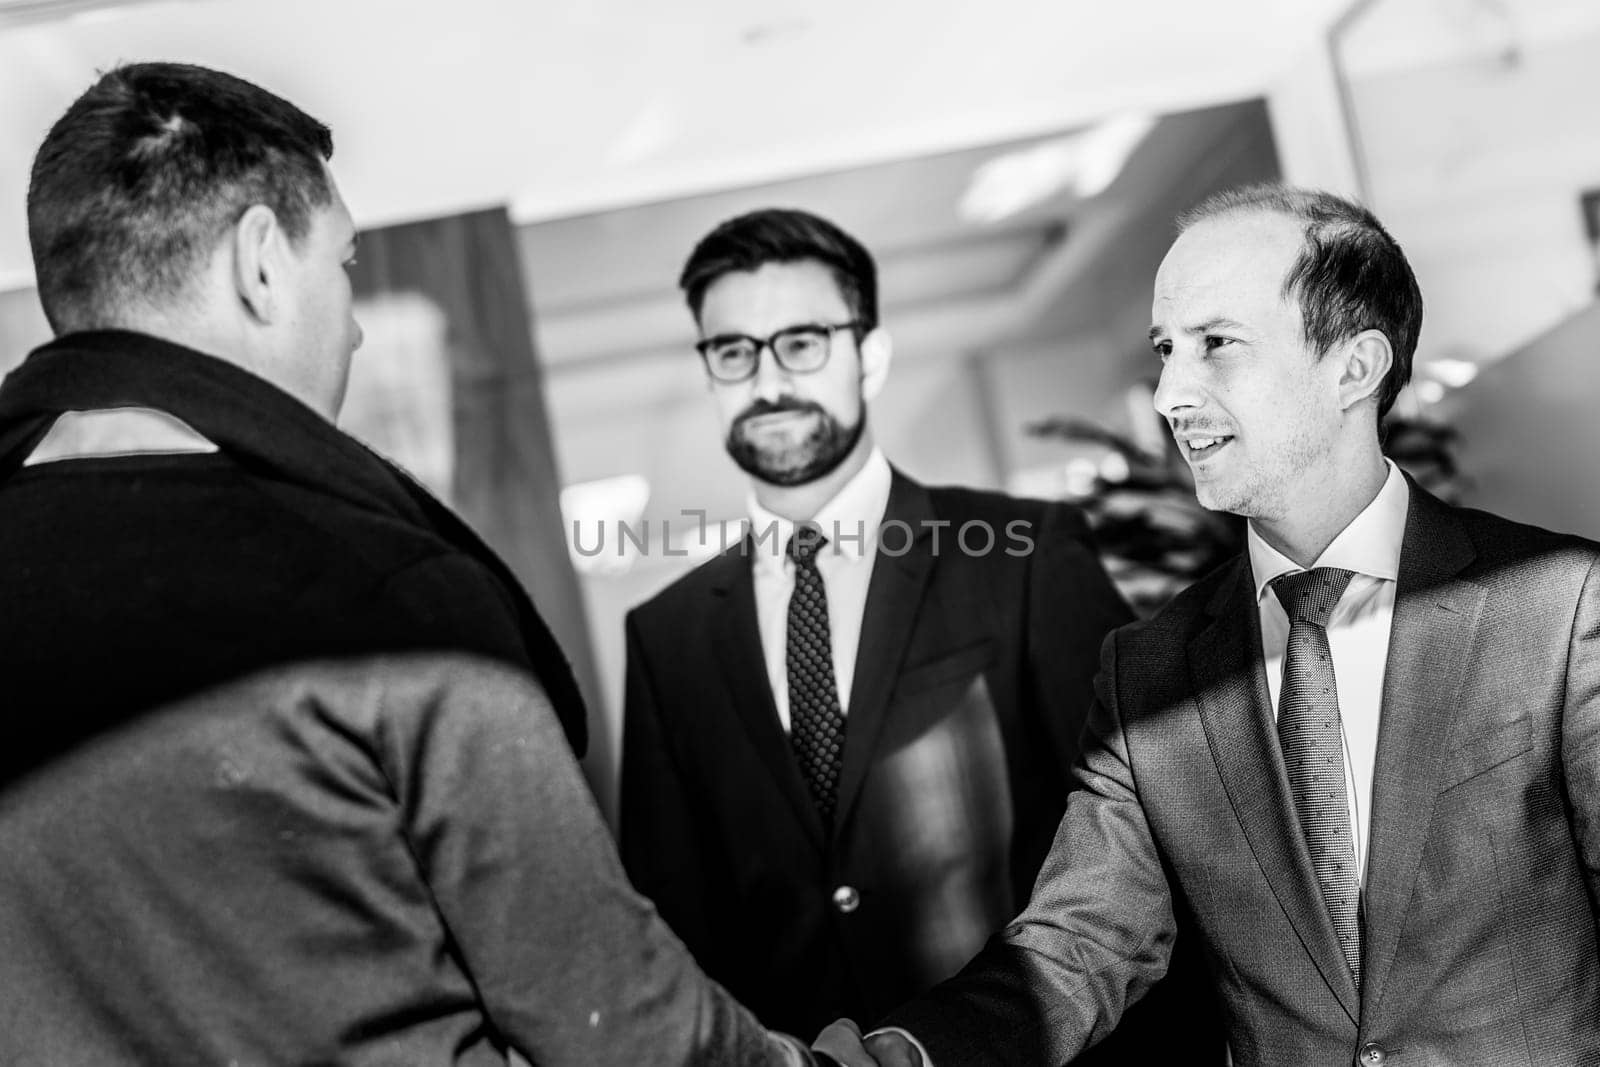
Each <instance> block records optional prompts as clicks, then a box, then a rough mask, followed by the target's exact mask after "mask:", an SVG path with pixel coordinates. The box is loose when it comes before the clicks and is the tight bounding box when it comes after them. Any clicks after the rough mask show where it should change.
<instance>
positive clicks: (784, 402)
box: [733, 397, 827, 427]
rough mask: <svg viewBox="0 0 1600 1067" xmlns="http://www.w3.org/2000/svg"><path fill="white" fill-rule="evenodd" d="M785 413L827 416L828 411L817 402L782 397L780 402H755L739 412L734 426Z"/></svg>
mask: <svg viewBox="0 0 1600 1067" xmlns="http://www.w3.org/2000/svg"><path fill="white" fill-rule="evenodd" d="M784 412H793V413H795V414H816V415H826V414H827V411H826V410H825V409H824V408H823V406H822V405H821V404H819V403H817V402H816V401H815V400H799V399H795V398H792V397H782V398H780V399H778V400H755V401H752V402H751V404H750V406H749V407H747V408H745V409H744V410H743V411H741V412H739V415H738V417H737V418H735V419H734V420H733V424H734V426H736V427H737V426H739V425H742V424H743V423H744V422H746V421H747V420H749V419H755V418H760V417H761V416H762V415H780V414H783V413H784Z"/></svg>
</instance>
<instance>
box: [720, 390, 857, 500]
mask: <svg viewBox="0 0 1600 1067" xmlns="http://www.w3.org/2000/svg"><path fill="white" fill-rule="evenodd" d="M785 411H788V412H796V413H804V414H809V415H814V416H815V419H814V420H813V423H812V427H811V429H810V430H809V431H808V432H807V433H806V434H805V435H804V436H802V437H800V438H798V439H793V440H789V441H785V442H783V443H781V444H770V443H767V442H764V441H757V440H753V439H752V438H751V436H750V435H749V434H747V433H746V432H745V424H746V423H747V422H748V421H749V420H750V419H753V418H756V417H758V416H761V415H774V414H777V413H779V412H785ZM866 426H867V411H866V407H865V406H863V407H862V409H861V414H860V416H859V417H858V418H857V419H856V421H855V424H854V425H852V426H846V425H844V424H843V423H841V422H840V421H839V420H838V419H836V418H834V417H833V414H832V413H831V412H829V411H828V410H827V409H826V408H824V407H823V406H822V405H821V404H818V403H815V402H814V401H809V400H780V401H778V402H777V403H772V402H770V401H766V400H757V401H756V402H755V403H753V404H751V405H750V406H749V407H747V408H745V409H744V411H742V412H740V413H739V417H738V418H736V419H734V420H733V425H732V426H730V427H729V428H728V439H727V441H726V442H725V447H726V448H727V450H728V455H729V456H731V457H732V458H733V461H734V462H735V463H737V464H738V465H739V469H740V470H742V471H744V472H745V473H746V474H748V475H750V476H751V477H753V478H759V479H760V480H761V481H763V482H766V483H767V484H768V485H778V486H784V487H788V486H795V485H805V484H806V483H808V482H814V481H816V480H817V479H818V478H823V477H826V476H827V475H829V474H831V473H833V471H834V470H836V469H838V466H839V464H841V463H843V462H844V461H845V458H846V457H847V456H849V455H850V453H851V452H853V451H854V450H855V447H856V443H857V442H858V441H860V440H861V434H862V431H863V430H865V429H866Z"/></svg>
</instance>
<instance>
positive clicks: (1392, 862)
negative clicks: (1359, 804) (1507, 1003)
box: [1362, 479, 1486, 1006]
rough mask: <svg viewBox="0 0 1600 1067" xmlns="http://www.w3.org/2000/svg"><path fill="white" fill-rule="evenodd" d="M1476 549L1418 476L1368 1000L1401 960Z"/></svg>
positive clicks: (1449, 716)
mask: <svg viewBox="0 0 1600 1067" xmlns="http://www.w3.org/2000/svg"><path fill="white" fill-rule="evenodd" d="M1408 481H1409V479H1408ZM1475 554H1476V553H1475V551H1474V549H1473V547H1472V543H1471V541H1470V540H1469V539H1468V537H1467V535H1466V532H1465V531H1464V530H1463V529H1462V527H1461V523H1460V521H1459V520H1458V519H1457V518H1456V517H1455V516H1454V515H1452V514H1451V512H1450V510H1449V509H1448V508H1447V507H1446V506H1445V505H1444V504H1442V503H1440V502H1439V501H1438V500H1437V499H1435V498H1434V497H1433V496H1431V495H1429V494H1428V493H1426V492H1424V491H1422V490H1421V489H1419V488H1417V487H1416V486H1415V484H1413V485H1412V486H1411V507H1410V512H1409V513H1408V515H1407V516H1406V532H1405V540H1404V541H1403V542H1402V544H1401V551H1400V574H1399V581H1398V583H1397V586H1396V589H1395V605H1394V623H1393V626H1392V627H1391V629H1390V632H1389V659H1388V664H1387V667H1386V670H1385V673H1384V679H1383V707H1382V710H1381V711H1380V713H1379V719H1378V753H1377V763H1376V766H1375V767H1374V770H1373V776H1372V820H1371V822H1372V825H1371V827H1370V835H1371V844H1370V845H1369V847H1368V855H1367V877H1366V892H1365V893H1364V894H1363V899H1364V902H1365V905H1366V925H1365V929H1366V949H1365V953H1364V963H1363V967H1362V970H1363V973H1364V975H1365V979H1364V984H1365V990H1364V996H1363V1001H1364V1003H1366V1004H1369V1005H1374V1006H1375V1005H1376V1004H1378V1003H1379V1001H1380V998H1381V997H1382V995H1383V987H1384V982H1385V981H1386V979H1387V977H1388V974H1389V970H1390V967H1391V965H1392V964H1393V962H1394V955H1395V948H1396V945H1397V944H1398V942H1399V939H1400V929H1401V926H1402V925H1403V924H1404V921H1405V914H1406V907H1407V905H1408V904H1409V902H1410V899H1411V893H1412V887H1413V886H1414V885H1415V883H1416V877H1417V868H1418V865H1419V864H1420V862H1421V858H1422V847H1423V844H1424V842H1425V841H1426V840H1427V836H1428V828H1429V823H1430V820H1431V816H1432V812H1433V808H1434V799H1435V797H1436V796H1437V794H1438V790H1439V776H1440V774H1441V772H1442V770H1443V766H1444V757H1445V754H1446V752H1447V750H1448V747H1449V746H1448V742H1449V740H1450V737H1451V731H1452V729H1453V727H1454V725H1455V722H1456V718H1457V711H1458V708H1459V703H1458V696H1459V693H1460V690H1461V685H1462V680H1463V677H1464V675H1465V673H1466V672H1465V669H1464V667H1465V663H1466V658H1467V655H1468V653H1469V652H1470V650H1471V648H1472V646H1473V642H1474V637H1475V635H1476V632H1477V626H1478V619H1479V617H1480V615H1481V613H1482V610H1483V603H1484V599H1485V596H1486V594H1485V592H1484V590H1483V588H1482V587H1481V586H1478V585H1475V584H1472V583H1470V582H1465V581H1459V580H1457V579H1456V578H1455V576H1456V575H1457V574H1459V573H1460V572H1461V570H1462V569H1463V568H1464V567H1466V566H1467V564H1468V563H1470V562H1471V561H1472V559H1473V557H1474V555H1475Z"/></svg>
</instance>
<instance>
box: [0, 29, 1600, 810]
mask: <svg viewBox="0 0 1600 1067" xmlns="http://www.w3.org/2000/svg"><path fill="white" fill-rule="evenodd" d="M1597 53H1600V5H1597V4H1595V3H1594V2H1593V0H1366V2H1355V3H1351V2H1350V0H1211V2H1209V3H1206V4H1195V3H1192V2H1187V0H1122V2H1120V3H1115V4H1089V3H1068V2H1063V0H988V2H987V3H984V4H981V5H980V4H971V3H961V2H957V0H851V2H848V3H847V2H845V0H807V2H804V3H801V2H799V0H737V2H736V0H678V2H677V3H673V4H652V3H644V2H641V0H591V2H578V0H540V2H538V3H513V2H511V0H454V2H452V3H448V4H444V3H432V2H422V0H317V2H311V0H276V2H274V3H270V4H268V3H262V2H260V0H254V2H250V0H165V2H129V0H0V370H4V369H6V368H8V367H10V366H12V365H14V364H15V363H16V362H18V361H19V360H20V359H21V358H23V356H24V355H25V354H26V353H27V351H28V350H29V349H30V348H32V347H33V346H35V345H37V344H39V343H41V342H43V341H44V340H46V339H48V336H49V331H48V329H47V327H46V325H45V322H44V319H43V316H42V314H41V313H40V311H39V309H38V305H37V301H36V299H35V297H34V294H33V290H32V284H33V281H32V270H31V265H30V259H29V253H28V247H27V233H26V220H25V213H24V196H25V192H26V187H27V174H28V168H29V165H30V162H31V159H32V154H33V151H34V149H35V148H36V147H37V145H38V144H39V142H40V140H41V139H42V138H43V136H44V133H45V131H46V129H47V128H48V127H49V124H50V123H51V122H52V121H54V119H55V118H56V117H57V116H58V115H59V114H60V113H61V112H62V111H63V110H64V109H65V108H66V106H67V104H68V103H70V101H71V100H72V99H73V98H74V97H75V96H76V95H77V94H78V93H80V92H82V91H83V89H85V88H86V87H87V86H88V85H89V83H90V82H91V81H92V80H93V79H94V77H95V73H96V71H97V70H100V69H104V68H106V67H108V66H111V65H114V64H115V63H117V62H119V61H134V60H149V59H163V60H177V61H186V62H194V63H201V64H204V65H207V66H214V67H217V68H220V69H223V70H227V71H230V72H232V73H235V74H238V75H240V76H242V77H245V78H248V79H251V80H253V81H256V82H258V83H260V84H262V85H264V86H266V87H267V88H269V89H272V90H273V91H275V92H278V93H280V94H281V95H284V96H286V97H288V98H289V99H290V100H292V101H294V102H295V103H296V104H298V105H300V106H301V107H303V108H304V109H305V110H307V111H309V112H310V113H312V114H313V115H315V116H317V117H318V118H320V119H322V120H323V121H325V122H327V123H328V124H329V125H330V126H332V127H333V130H334V139H335V144H336V151H335V155H334V159H333V165H334V170H335V173H336V175H337V176H338V179H339V181H340V184H341V186H342V189H343V192H344V196H345V199H346V200H347V202H348V203H349V205H350V207H351V210H352V212H353V213H354V215H355V217H356V220H357V223H358V224H359V225H360V226H361V227H362V229H363V238H362V248H361V252H360V260H361V262H360V265H359V266H358V268H357V287H358V292H359V295H360V300H359V303H358V310H357V315H358V318H359V319H360V320H361V322H362V324H363V326H364V327H365V329H366V333H367V343H366V345H365V347H364V348H363V349H362V350H361V352H360V353H358V355H357V359H356V370H355V376H354V383H353V386H352V392H351V398H350V402H349V404H348V407H347V410H346V412H345V414H344V416H343V422H344V424H345V425H346V427H347V428H348V429H350V430H351V431H352V432H354V433H356V434H357V435H358V436H361V437H363V438H364V439H366V440H368V441H369V442H370V443H372V444H373V445H375V446H376V447H378V448H380V449H382V450H383V451H385V452H387V453H389V454H390V455H392V456H394V457H395V458H396V459H397V460H398V461H400V462H401V463H402V464H404V465H405V466H407V467H408V468H409V469H410V470H412V471H413V472H414V473H416V474H417V475H418V476H419V477H420V478H422V479H423V480H424V481H426V482H428V483H429V484H430V485H432V486H433V487H434V488H435V489H436V490H437V491H439V492H440V493H441V494H442V495H444V496H445V497H446V498H447V499H449V500H450V501H451V502H452V504H453V505H454V506H456V507H457V508H458V509H459V510H461V511H462V513H463V514H464V515H466V517H467V518H468V519H469V520H470V521H472V522H474V524H476V525H477V526H478V527H479V528H480V529H482V530H483V531H484V532H485V533H486V535H487V536H488V538H489V540H490V541H491V542H492V543H494V545H495V546H496V547H497V548H498V549H499V550H500V551H501V552H502V553H503V554H504V555H505V556H506V557H507V558H508V560H509V561H510V562H511V563H512V565H513V567H514V568H515V569H517V570H518V572H519V574H520V575H521V576H522V577H523V579H524V581H526V582H527V583H528V585H529V586H530V588H531V589H532V590H533V592H534V595H535V598H536V599H537V600H538V602H539V603H540V605H541V608H542V609H543V610H544V612H545V614H546V615H547V616H548V617H550V619H551V622H552V624H553V626H554V628H555V629H556V630H557V632H558V634H559V635H560V636H561V638H562V640H563V642H564V644H565V645H566V647H567V648H568V650H569V653H570V654H571V656H572V658H573V659H574V661H575V665H576V666H577V668H578V671H579V674H580V677H581V678H582V679H583V682H584V685H585V688H586V690H587V692H588V694H589V696H590V698H591V705H592V711H591V719H592V726H593V731H594V737H595V738H596V741H595V743H594V744H593V746H592V748H591V754H590V756H589V758H588V760H587V762H586V771H587V772H588V773H589V775H590V778H591V782H592V783H593V784H594V786H595V789H596V792H597V795H599V796H600V798H601V802H602V806H603V807H604V808H605V809H606V810H607V812H608V814H610V813H611V810H612V807H613V792H614V786H613V781H614V770H615V755H616V746H617V743H618V740H619V738H618V736H617V734H618V731H617V723H618V720H619V716H620V702H621V682H622V660H623V653H622V629H621V626H622V616H623V614H624V613H625V612H626V610H627V609H628V608H629V607H631V606H632V605H634V604H636V603H638V602H639V601H641V600H643V599H644V598H646V597H648V596H649V595H651V594H652V593H654V592H655V591H656V590H658V589H659V588H661V587H662V586H664V585H666V584H667V583H668V582H670V581H671V580H673V579H674V578H676V577H677V576H678V575H680V574H681V573H683V572H684V571H685V570H686V569H687V568H689V567H692V566H693V565H695V563H697V562H698V561H699V560H702V559H704V558H706V557H707V556H708V555H710V554H711V553H712V552H715V551H717V550H718V549H719V548H720V547H722V546H723V545H725V544H727V543H730V542H731V541H732V539H733V538H734V537H736V536H737V529H736V524H737V522H738V520H739V519H740V517H741V516H742V514H743V512H744V507H745V504H744V494H745V482H744V480H743V478H742V476H741V475H740V474H739V472H738V471H737V470H736V469H735V468H734V467H733V465H732V463H731V462H730V461H728V460H727V459H726V457H725V456H724V454H723V452H722V449H721V443H720V440H719V436H718V432H717V424H716V419H715V416H714V414H713V411H712V408H711V404H710V400H709V398H708V397H707V394H706V387H705V384H704V380H703V375H702V373H701V370H700V366H699V363H698V361H697V359H696V358H695V356H694V353H693V351H692V349H691V348H690V343H691V342H692V341H693V339H694V336H695V334H694V329H693V323H692V321H691V319H690V317H689V315H688V313H687V311H686V310H685V309H684V308H683V306H682V303H681V300H680V298H679V295H678V293H677V291H676V286H675V283H676V279H677V274H678V270H679V268H680V267H681V265H682V263H683V260H684V258H685V257H686V256H687V254H688V252H689V250H690V248H691V247H692V246H693V244H694V242H695V241H696V240H697V239H698V238H699V237H700V236H702V235H703V234H704V233H705V232H706V231H707V230H709V229H710V228H711V227H712V226H714V225H715V224H716V223H718V222H719V221H721V220H723V219H724V218H727V217H729V216H731V215H734V214H737V213H739V212H742V211H745V210H748V209H751V208H754V207H759V206H770V205H780V206H795V207H803V208H806V209H809V210H812V211H815V212H817V213H819V214H822V215H825V216H827V217H829V218H831V219H833V220H834V221H836V222H838V223H839V224H841V225H842V226H843V227H844V228H846V229H847V230H849V231H851V232H852V233H854V234H855V235H856V236H858V237H860V238H861V239H862V240H863V241H864V242H865V243H866V245H867V246H868V247H869V248H870V249H871V250H872V251H873V252H874V254H875V255H876V256H877V258H878V261H879V266H880V270H881V291H882V296H883V319H884V322H885V324H886V325H887V326H888V327H889V329H890V331H891V332H892V333H893V335H894V337H895V342H896V360H895V364H894V368H893V371H892V374H891V379H890V382H889V385H888V387H887V388H886V389H885V391H884V393H883V394H882V396H881V398H880V399H879V400H878V401H877V402H875V404H874V406H873V409H872V413H871V417H872V419H873V420H874V424H875V430H876V433H877V435H878V439H879V441H880V442H881V443H882V445H883V446H884V449H885V451H886V453H887V454H888V455H889V456H890V458H891V460H893V461H894V462H896V463H897V464H899V465H900V466H902V467H903V468H904V469H906V470H907V471H908V472H909V473H910V474H912V475H914V476H916V477H918V478H921V479H923V480H926V481H929V482H933V483H945V482H959V483H966V484H971V485H978V486H986V487H993V488H1004V489H1009V490H1011V491H1013V492H1017V493H1022V494H1028V495H1036V496H1072V497H1075V498H1078V499H1080V500H1082V501H1083V502H1084V503H1085V504H1086V506H1088V507H1089V508H1090V510H1091V513H1092V514H1093V515H1094V516H1095V517H1096V519H1097V521H1098V523H1099V527H1100V530H1101V538H1102V543H1103V547H1104V549H1105V550H1106V552H1107V554H1108V556H1109V557H1110V562H1111V565H1112V567H1113V570H1114V572H1115V573H1116V574H1117V575H1118V577H1119V580H1120V581H1121V582H1122V583H1123V585H1124V588H1125V590H1127V591H1128V592H1129V595H1130V596H1131V597H1133V598H1134V599H1135V600H1136V601H1137V602H1138V603H1139V604H1140V605H1141V606H1143V607H1145V608H1148V607H1150V606H1152V605H1153V604H1155V603H1157V602H1159V600H1160V599H1161V598H1162V597H1163V596H1165V595H1166V594H1167V593H1168V592H1169V591H1170V590H1171V588H1172V586H1173V584H1174V583H1181V582H1182V581H1184V580H1186V578H1187V577H1188V576H1189V575H1192V574H1193V573H1195V571H1196V570H1197V569H1203V568H1204V567H1205V566H1206V565H1207V564H1208V563H1209V561H1210V560H1212V559H1214V558H1215V556H1216V554H1217V553H1219V552H1222V551H1226V548H1227V546H1228V544H1229V543H1230V538H1232V537H1233V536H1234V535H1235V532H1236V531H1234V530H1233V529H1232V528H1231V527H1230V526H1229V525H1228V524H1227V523H1225V522H1220V521H1218V520H1217V519H1215V518H1214V517H1211V516H1207V515H1205V514H1204V513H1201V512H1199V511H1198V510H1197V509H1195V508H1194V507H1193V504H1192V497H1190V496H1189V495H1188V492H1187V486H1186V484H1185V482H1184V478H1183V474H1182V470H1181V465H1175V461H1174V460H1173V458H1172V457H1171V456H1170V455H1168V453H1167V451H1166V438H1165V434H1164V431H1163V428H1162V427H1161V425H1160V423H1159V421H1158V420H1157V419H1156V417H1155V416H1154V414H1153V412H1152V411H1151V409H1150V405H1149V393H1150V388H1151V384H1152V382H1153V378H1154V374H1155V372H1156V369H1157V365H1156V363H1155V360H1154V358H1153V357H1152V356H1151V354H1150V352H1149V346H1148V343H1147V342H1146V340H1145V338H1144V335H1145V330H1146V328H1147V326H1148V324H1149V323H1148V317H1149V295H1150V282H1151V279H1152V277H1153V274H1154V271H1155V267H1156V265H1157V263H1158V262H1159V261H1160V258H1161V256H1162V254H1163V253H1164V251H1165V249H1166V247H1167V245H1168V243H1169V242H1170V240H1171V237H1172V233H1173V231H1172V219H1173V216H1174V215H1175V214H1176V213H1178V212H1179V211H1181V210H1183V209H1184V208H1185V207H1188V206H1190V205H1192V204H1193V203H1195V202H1196V201H1198V200H1200V199H1201V198H1203V197H1204V196H1206V195H1207V194H1209V193H1211V192H1214V191H1216V190H1218V189H1221V188H1225V187H1227V186H1231V185H1236V184H1240V183H1245V182H1254V181H1261V180H1267V179H1273V178H1280V177H1281V178H1283V179H1285V180H1288V181H1291V182H1294V183H1297V184H1305V185H1313V186H1319V187H1322V188H1327V189H1331V190H1333V191H1336V192H1340V193H1344V194H1348V195H1354V196H1357V197H1359V198H1361V199H1363V200H1364V201H1366V202H1367V203H1368V204H1369V206H1371V207H1372V208H1373V209H1374V210H1375V211H1376V212H1377V214H1378V215H1379V217H1380V218H1381V219H1383V221H1384V222H1385V223H1386V225H1387V226H1388V227H1389V228H1390V230H1391V231H1392V232H1393V233H1394V234H1395V236H1396V237H1397V238H1398V239H1399V240H1400V242H1401V244H1402V245H1403V246H1404V247H1405V249H1406V250H1407V252H1408V254H1409V255H1410V257H1411V260H1412V263H1413V265H1414V267H1415V268H1416V270H1417V274H1418V277H1419V279H1420V281H1421V284H1422V289H1423V293H1424V296H1425V298H1426V301H1427V306H1428V310H1427V314H1426V319H1425V325H1424V329H1423V334H1422V341H1421V347H1420V349H1419V351H1418V353H1417V371H1416V378H1415V383H1414V385H1413V387H1412V388H1411V389H1410V390H1409V391H1408V394H1407V395H1406V396H1404V397H1403V398H1402V400H1401V402H1400V403H1399V405H1398V406H1397V409H1396V416H1397V418H1396V424H1395V426H1394V427H1393V428H1392V430H1391V436H1390V443H1391V447H1392V452H1393V454H1395V455H1396V456H1397V458H1399V459H1400V460H1401V461H1402V462H1403V463H1404V464H1405V465H1406V466H1407V467H1408V468H1409V469H1412V470H1413V471H1414V472H1415V473H1417V475H1418V476H1419V477H1421V478H1422V479H1423V480H1424V481H1425V482H1426V483H1427V484H1429V485H1431V486H1435V487H1437V488H1438V489H1439V490H1441V491H1442V492H1445V493H1446V494H1448V495H1450V496H1452V497H1454V498H1455V499H1458V500H1462V501H1465V502H1467V503H1471V504H1479V505H1481V506H1484V507H1487V508H1491V509H1493V510H1496V511H1500V512H1502V513H1505V514H1508V515H1510V516H1512V517H1515V518H1520V519H1524V520H1527V521H1532V522H1536V523H1539V524H1541V525H1546V526H1551V527H1555V528H1558V529H1563V530H1570V531H1575V532H1579V533H1583V534H1586V535H1588V536H1600V475H1597V474H1596V473H1595V471H1594V470H1593V469H1592V467H1593V459H1594V457H1595V456H1597V455H1600V429H1597V428H1596V426H1595V420H1593V419H1592V418H1591V417H1589V416H1590V412H1591V411H1592V409H1593V408H1594V406H1595V404H1596V402H1600V380H1597V377H1600V376H1597V375H1596V373H1595V372H1594V370H1593V369H1592V366H1591V364H1592V359H1593V357H1592V351H1593V349H1594V346H1595V341H1594V338H1595V337H1596V336H1597V335H1600V309H1597V304H1596V300H1595V297H1596V292H1597V284H1600V122H1595V121H1593V119H1592V117H1591V118H1589V119H1585V118H1584V115H1585V114H1587V111H1586V110H1585V109H1586V107H1587V106H1588V105H1587V104H1586V103H1585V101H1589V102H1593V101H1594V100H1597V99H1600V63H1596V62H1595V61H1594V56H1595V55H1596V54H1597Z"/></svg>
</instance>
